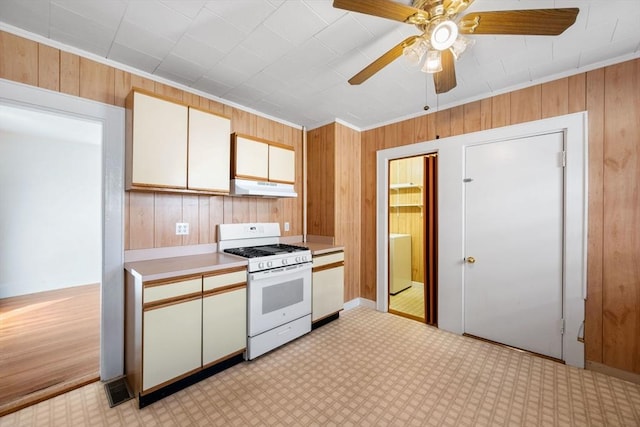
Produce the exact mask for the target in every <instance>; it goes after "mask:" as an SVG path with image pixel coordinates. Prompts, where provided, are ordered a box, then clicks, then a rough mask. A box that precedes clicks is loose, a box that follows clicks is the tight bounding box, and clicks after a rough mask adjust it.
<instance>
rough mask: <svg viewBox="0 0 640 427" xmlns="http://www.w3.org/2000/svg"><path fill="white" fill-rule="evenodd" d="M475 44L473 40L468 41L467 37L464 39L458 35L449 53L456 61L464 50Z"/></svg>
mask: <svg viewBox="0 0 640 427" xmlns="http://www.w3.org/2000/svg"><path fill="white" fill-rule="evenodd" d="M475 43H476V41H475V40H474V39H470V38H469V37H465V36H463V35H459V36H458V38H457V39H456V41H455V42H453V44H452V45H451V53H453V57H454V58H455V59H456V61H457V60H458V59H460V56H461V55H462V54H463V53H464V52H465V50H466V49H467V48H469V47H471V46H473V45H474V44H475Z"/></svg>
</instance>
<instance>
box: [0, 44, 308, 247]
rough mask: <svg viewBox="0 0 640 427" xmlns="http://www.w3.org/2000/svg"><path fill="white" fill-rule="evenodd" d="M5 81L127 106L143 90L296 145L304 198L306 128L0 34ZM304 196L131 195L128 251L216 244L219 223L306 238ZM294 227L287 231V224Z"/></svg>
mask: <svg viewBox="0 0 640 427" xmlns="http://www.w3.org/2000/svg"><path fill="white" fill-rule="evenodd" d="M0 57H1V58H2V60H1V61H0V78H4V79H7V80H13V81H17V82H20V83H25V84H28V85H32V86H38V87H41V88H45V89H50V90H54V91H59V92H63V93H67V94H70V95H75V96H79V97H82V98H88V99H92V100H95V101H99V102H103V103H106V104H111V105H117V106H120V107H124V99H125V97H126V96H127V94H128V93H129V92H130V90H131V88H133V87H139V88H143V89H146V90H148V91H151V92H153V93H156V94H159V95H164V96H167V97H169V98H173V99H176V100H177V101H181V102H185V103H187V104H190V105H194V106H197V107H200V108H201V109H203V110H206V111H210V112H213V113H217V114H222V115H225V116H228V117H231V131H232V132H241V133H244V134H247V135H250V136H256V137H259V138H265V139H269V140H271V141H276V142H280V143H282V144H286V145H289V146H293V147H295V150H296V174H297V176H296V185H295V187H296V192H298V194H299V195H302V192H303V185H302V165H303V152H302V151H303V150H302V148H303V147H302V131H301V130H300V129H296V128H292V127H290V126H286V125H284V124H282V123H279V122H276V121H273V120H268V119H265V118H263V117H260V116H257V115H255V114H251V113H248V112H246V111H243V110H240V109H237V108H233V107H230V106H228V105H225V104H222V103H220V102H217V101H214V100H210V99H207V98H204V97H201V96H198V95H195V94H192V93H189V92H185V91H183V90H180V89H177V88H175V87H171V86H168V85H165V84H162V83H158V82H155V81H153V80H150V79H147V78H144V77H140V76H137V75H135V74H131V73H128V72H126V71H122V70H119V69H116V68H113V67H110V66H107V65H104V64H100V63H98V62H95V61H92V60H90V59H87V58H84V57H81V56H77V55H74V54H71V53H68V52H64V51H61V50H59V49H55V48H52V47H49V46H46V45H43V44H40V43H37V42H34V41H31V40H28V39H25V38H22V37H18V36H16V35H13V34H10V33H6V32H1V31H0ZM302 199H303V198H302V197H301V196H299V197H297V198H295V199H277V200H276V199H259V198H234V197H227V196H197V195H184V196H183V195H179V194H166V193H139V192H127V193H126V194H125V249H146V248H157V247H167V246H180V245H192V244H202V243H213V242H216V241H217V231H216V224H220V223H234V222H280V225H281V230H282V234H283V235H285V236H287V235H291V236H295V235H302V233H303V230H302V228H303V221H302V215H303V209H302ZM285 221H287V222H289V223H290V226H291V228H290V231H288V232H285V231H284V227H283V226H282V224H283V222H285ZM176 222H188V223H189V225H190V234H189V235H187V236H176V234H175V223H176Z"/></svg>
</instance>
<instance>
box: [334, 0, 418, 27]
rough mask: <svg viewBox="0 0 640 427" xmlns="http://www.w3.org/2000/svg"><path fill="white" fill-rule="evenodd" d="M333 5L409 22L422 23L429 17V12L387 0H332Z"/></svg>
mask: <svg viewBox="0 0 640 427" xmlns="http://www.w3.org/2000/svg"><path fill="white" fill-rule="evenodd" d="M333 7H337V8H338V9H344V10H350V11H352V12H360V13H366V14H367V15H373V16H379V17H381V18H387V19H393V20H394V21H400V22H409V23H411V24H418V23H424V22H426V21H427V20H428V19H429V13H428V12H425V11H424V10H421V9H417V8H415V7H412V6H407V5H406V4H402V3H395V2H392V1H388V0H333ZM416 19H418V20H420V22H417V21H416Z"/></svg>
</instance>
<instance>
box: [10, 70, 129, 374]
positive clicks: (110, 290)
mask: <svg viewBox="0 0 640 427" xmlns="http://www.w3.org/2000/svg"><path fill="white" fill-rule="evenodd" d="M0 94H1V95H0V102H2V103H5V104H7V105H14V106H17V107H23V108H31V109H34V110H41V111H50V112H55V113H57V114H62V115H66V116H70V117H75V118H81V119H88V120H91V121H96V122H101V123H102V125H103V126H102V155H101V160H100V161H101V185H102V197H101V227H102V230H101V231H102V260H101V267H102V271H101V275H102V277H101V283H100V379H101V380H103V381H106V380H109V379H112V378H115V377H117V376H120V375H122V374H123V372H124V293H123V289H124V274H123V271H124V270H123V268H124V267H123V266H124V133H125V130H124V125H125V112H124V108H121V107H115V106H113V105H107V104H102V103H100V102H97V101H92V100H88V99H84V98H79V97H77V96H72V95H68V94H64V93H60V92H54V91H51V90H47V89H42V88H38V87H35V86H30V85H26V84H22V83H17V82H13V81H9V80H5V79H0Z"/></svg>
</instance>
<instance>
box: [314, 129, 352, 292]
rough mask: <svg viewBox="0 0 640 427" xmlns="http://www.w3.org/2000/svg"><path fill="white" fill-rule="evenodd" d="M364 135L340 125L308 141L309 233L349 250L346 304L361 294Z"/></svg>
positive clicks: (316, 134) (346, 269) (346, 258)
mask: <svg viewBox="0 0 640 427" xmlns="http://www.w3.org/2000/svg"><path fill="white" fill-rule="evenodd" d="M360 146H361V141H360V132H357V131H355V130H353V129H351V128H349V127H346V126H343V125H341V124H338V123H332V124H329V125H326V126H323V127H320V128H317V129H313V130H310V131H309V132H308V138H307V173H308V182H307V186H308V188H307V232H308V234H312V235H318V236H330V237H334V241H335V243H336V244H338V245H341V246H344V248H345V262H344V264H345V289H344V293H345V295H344V298H345V301H350V300H352V299H354V298H357V297H359V296H360V295H361V290H360V242H361V236H360V217H361V212H360V209H361V201H360V176H361V172H360V165H361V159H360V151H361V150H360Z"/></svg>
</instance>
